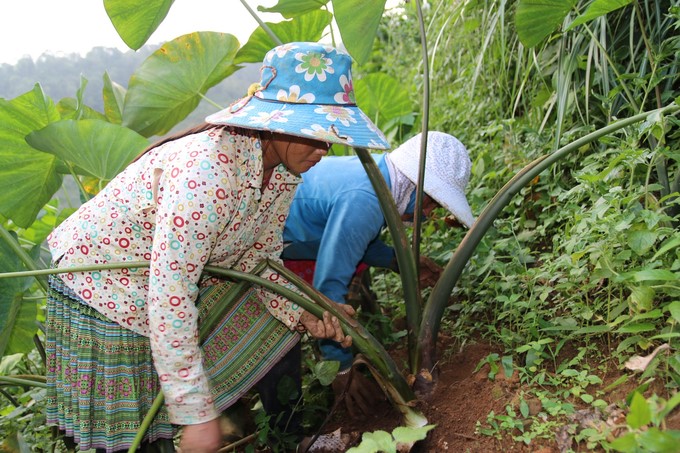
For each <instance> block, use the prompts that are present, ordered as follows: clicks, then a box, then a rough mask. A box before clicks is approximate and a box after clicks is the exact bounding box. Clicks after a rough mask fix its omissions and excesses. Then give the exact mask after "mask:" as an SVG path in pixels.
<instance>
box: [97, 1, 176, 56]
mask: <svg viewBox="0 0 680 453" xmlns="http://www.w3.org/2000/svg"><path fill="white" fill-rule="evenodd" d="M173 2H174V0H104V8H105V9H106V14H108V16H109V19H111V23H112V24H113V27H114V28H115V29H116V31H117V32H118V35H119V36H120V37H121V39H122V40H123V42H124V43H125V44H127V46H128V47H129V48H130V49H134V50H138V49H139V48H141V47H142V46H143V45H144V44H145V43H146V41H147V40H148V39H149V37H150V36H151V35H152V34H153V32H154V31H156V29H157V28H158V26H159V25H160V23H161V22H163V19H165V16H167V15H168V11H170V7H171V6H172V4H173Z"/></svg>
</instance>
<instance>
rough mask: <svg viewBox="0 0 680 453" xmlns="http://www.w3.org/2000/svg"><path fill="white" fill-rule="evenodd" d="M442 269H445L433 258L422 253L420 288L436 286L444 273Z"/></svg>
mask: <svg viewBox="0 0 680 453" xmlns="http://www.w3.org/2000/svg"><path fill="white" fill-rule="evenodd" d="M442 271H443V269H442V268H441V266H439V264H437V263H435V262H434V261H433V260H432V259H431V258H428V257H426V256H424V255H420V272H419V274H420V278H419V282H418V283H419V284H420V285H419V286H420V288H421V289H422V288H427V287H429V286H434V285H435V283H437V280H439V277H440V276H441V275H442Z"/></svg>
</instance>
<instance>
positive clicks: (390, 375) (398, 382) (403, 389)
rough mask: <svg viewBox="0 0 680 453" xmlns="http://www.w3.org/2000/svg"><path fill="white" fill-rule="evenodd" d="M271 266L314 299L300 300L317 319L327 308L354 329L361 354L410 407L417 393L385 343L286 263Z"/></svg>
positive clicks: (400, 404)
mask: <svg viewBox="0 0 680 453" xmlns="http://www.w3.org/2000/svg"><path fill="white" fill-rule="evenodd" d="M269 267H271V268H272V269H273V270H275V271H276V272H278V273H279V274H281V275H282V276H283V277H285V278H286V279H288V280H289V281H290V282H292V283H293V284H294V285H295V286H296V287H298V289H300V291H302V292H303V293H304V295H305V296H307V297H308V298H309V299H311V301H312V302H309V301H308V300H307V299H302V303H300V306H302V308H304V309H305V310H307V311H309V312H310V313H312V314H314V315H315V316H316V317H317V318H321V316H322V315H323V311H324V310H327V311H328V312H330V313H331V314H332V315H334V316H336V317H337V318H338V319H339V320H340V322H341V323H342V325H343V328H345V329H346V330H351V334H352V344H353V345H354V346H355V347H356V348H357V349H358V350H359V351H360V352H361V354H363V355H364V356H366V357H367V358H369V359H370V362H371V363H372V365H373V367H374V368H376V369H377V370H378V371H379V374H380V375H381V376H382V377H383V379H384V380H385V381H386V382H387V384H386V385H384V386H383V388H384V389H387V390H388V394H389V395H390V396H392V397H393V402H395V404H396V405H398V407H399V409H400V410H402V407H403V406H409V405H410V404H412V403H413V401H415V399H416V397H415V395H414V394H413V392H412V391H411V388H410V387H409V386H408V383H407V382H406V381H405V380H404V378H403V376H402V375H401V373H400V372H399V369H398V368H397V365H396V364H395V363H394V361H393V360H392V358H391V357H390V355H389V354H388V353H387V351H386V350H385V348H384V347H383V345H382V344H381V343H380V342H379V341H378V340H376V339H375V337H374V336H373V335H371V334H370V333H369V332H368V331H367V330H366V329H365V328H364V327H363V326H362V325H361V324H359V323H358V322H357V321H356V319H354V318H351V317H349V316H347V315H346V314H345V313H344V311H342V310H338V309H336V307H335V305H336V304H335V303H334V302H333V301H332V300H330V299H328V298H327V297H326V296H324V295H323V294H322V293H320V292H319V291H317V290H316V289H315V288H313V287H312V286H310V285H308V284H307V283H306V282H305V281H304V280H302V279H301V278H300V277H298V276H297V275H296V274H295V273H294V272H292V271H291V270H289V269H286V268H285V267H283V265H281V264H279V263H276V262H272V261H270V262H269ZM407 412H409V413H405V412H403V411H402V413H403V415H404V416H405V418H406V419H408V418H409V417H410V416H411V414H410V409H409V410H408V411H407Z"/></svg>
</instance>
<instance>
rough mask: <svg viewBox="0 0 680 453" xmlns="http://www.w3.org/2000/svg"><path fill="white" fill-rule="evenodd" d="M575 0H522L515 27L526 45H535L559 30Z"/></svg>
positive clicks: (518, 6)
mask: <svg viewBox="0 0 680 453" xmlns="http://www.w3.org/2000/svg"><path fill="white" fill-rule="evenodd" d="M574 3H575V0H520V2H519V4H518V5H517V11H516V12H515V28H516V29H517V35H518V36H519V40H520V41H521V42H522V44H524V45H525V46H526V47H534V46H536V45H537V44H539V43H540V42H541V41H543V40H544V39H545V38H547V37H548V36H549V35H550V34H551V33H552V32H554V31H555V30H557V27H559V26H560V25H561V24H562V22H563V21H564V18H565V17H567V13H569V11H570V10H571V9H572V8H573V6H574Z"/></svg>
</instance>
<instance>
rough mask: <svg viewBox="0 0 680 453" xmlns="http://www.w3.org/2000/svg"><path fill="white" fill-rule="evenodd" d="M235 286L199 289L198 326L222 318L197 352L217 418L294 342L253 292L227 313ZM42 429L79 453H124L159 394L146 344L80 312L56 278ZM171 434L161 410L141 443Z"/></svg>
mask: <svg viewBox="0 0 680 453" xmlns="http://www.w3.org/2000/svg"><path fill="white" fill-rule="evenodd" d="M232 285H233V284H232V283H224V284H221V285H216V286H210V287H207V288H203V289H202V290H201V293H200V296H199V303H198V308H199V324H200V320H201V319H202V318H203V317H204V316H208V313H210V312H211V311H212V312H213V313H214V310H220V311H221V312H222V313H223V314H222V315H221V316H220V317H218V323H217V324H216V326H215V327H214V328H212V329H210V332H206V333H205V336H204V337H203V338H205V342H204V344H203V346H202V349H203V353H204V366H205V369H206V373H208V375H209V377H210V382H211V386H212V393H213V397H214V399H215V405H216V407H217V408H218V409H219V410H224V409H226V408H227V407H229V406H231V405H232V404H233V403H234V402H236V400H238V399H239V398H240V397H241V396H243V395H244V394H245V393H246V392H247V391H248V390H250V388H251V387H252V386H253V385H254V384H255V383H257V381H258V380H259V379H260V378H262V376H264V375H265V374H266V373H267V371H269V369H270V368H271V367H272V366H273V365H274V364H275V363H276V362H277V361H278V360H279V359H280V358H281V357H282V356H283V355H285V353H286V352H288V351H289V350H290V349H291V348H292V347H293V346H294V345H295V344H296V343H297V342H298V340H299V336H298V335H297V334H296V333H293V332H291V331H290V330H288V329H287V328H286V327H285V326H284V325H283V324H282V323H281V322H279V321H278V320H276V319H275V318H274V317H273V316H271V315H270V314H269V312H268V311H267V309H266V308H265V307H264V306H263V305H262V304H261V303H260V301H259V299H258V298H257V295H256V294H255V292H254V291H253V290H252V289H249V290H246V291H245V292H244V293H243V294H241V295H240V296H239V297H236V298H234V300H233V302H232V303H231V304H229V306H225V304H226V299H227V297H226V296H227V295H228V293H229V288H230V287H231V286H232ZM46 352H47V423H48V424H50V425H57V426H58V427H59V429H60V430H62V431H64V432H65V434H66V435H67V436H68V437H72V438H73V439H74V440H75V442H76V443H78V444H79V449H80V450H81V451H84V450H88V449H92V448H98V449H104V450H106V451H107V453H110V452H114V451H121V450H123V451H125V450H127V449H128V448H129V447H130V445H131V444H132V441H133V439H134V437H135V436H136V434H137V431H138V429H139V426H140V424H141V422H142V420H143V419H144V417H145V416H146V414H147V412H148V411H149V409H150V408H151V405H152V404H153V401H154V399H155V398H156V395H157V394H158V393H159V392H160V385H159V383H158V377H157V375H156V371H155V369H154V367H153V361H152V358H151V348H150V344H149V339H148V338H147V337H144V336H142V335H139V334H136V333H134V332H132V331H130V330H128V329H125V328H124V327H121V326H120V325H119V324H117V323H115V322H112V321H110V320H108V319H107V318H106V317H105V316H103V315H101V314H100V313H99V312H97V311H96V310H94V309H93V308H91V307H89V306H87V305H85V304H84V303H83V302H82V301H80V300H79V298H78V297H77V296H76V295H75V294H74V293H73V291H71V290H70V289H69V288H67V287H66V286H65V285H64V284H63V282H62V281H61V280H60V279H59V278H58V277H56V276H52V277H51V278H50V292H49V295H48V304H47V341H46ZM176 428H177V427H175V426H173V425H171V424H170V423H169V421H168V414H167V412H166V410H165V408H162V409H161V410H160V411H159V413H158V415H157V416H156V418H155V419H154V421H153V423H152V424H151V426H150V427H149V429H148V430H147V434H146V436H145V438H144V439H145V441H146V442H153V441H155V440H158V439H171V438H172V437H173V436H174V434H175V433H176Z"/></svg>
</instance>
